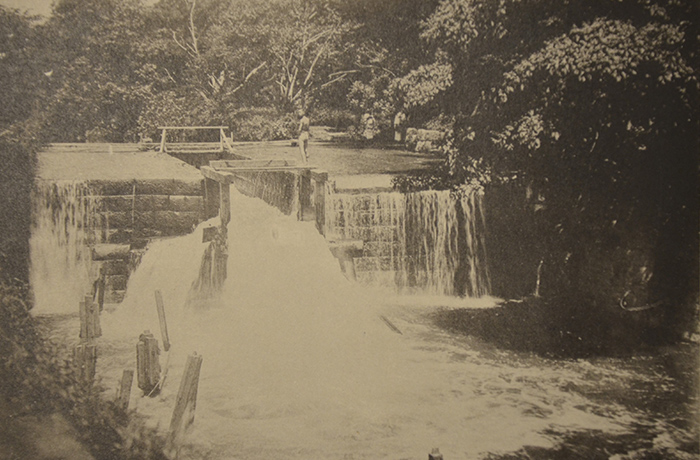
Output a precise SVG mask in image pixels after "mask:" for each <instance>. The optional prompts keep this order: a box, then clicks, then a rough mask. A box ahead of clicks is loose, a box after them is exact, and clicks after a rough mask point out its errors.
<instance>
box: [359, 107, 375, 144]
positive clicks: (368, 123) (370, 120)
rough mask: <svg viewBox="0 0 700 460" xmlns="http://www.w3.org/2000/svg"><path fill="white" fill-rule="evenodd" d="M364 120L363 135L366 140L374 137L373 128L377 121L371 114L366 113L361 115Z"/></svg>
mask: <svg viewBox="0 0 700 460" xmlns="http://www.w3.org/2000/svg"><path fill="white" fill-rule="evenodd" d="M362 120H363V121H364V131H363V133H362V134H363V136H364V138H365V139H366V140H368V141H371V140H372V139H374V134H375V133H374V129H375V128H376V127H377V122H376V121H375V120H374V117H373V116H372V114H369V113H366V114H364V115H363V116H362Z"/></svg>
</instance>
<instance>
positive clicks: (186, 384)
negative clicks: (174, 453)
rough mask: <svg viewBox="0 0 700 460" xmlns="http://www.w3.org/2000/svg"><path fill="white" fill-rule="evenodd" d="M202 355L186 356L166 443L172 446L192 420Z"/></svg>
mask: <svg viewBox="0 0 700 460" xmlns="http://www.w3.org/2000/svg"><path fill="white" fill-rule="evenodd" d="M202 360H203V358H202V356H201V355H198V354H197V353H195V354H193V355H190V356H188V357H187V363H186V364H185V372H184V373H183V375H182V380H180V389H179V390H178V392H177V399H176V401H175V409H174V410H173V416H172V418H171V419H170V435H169V437H168V441H169V442H168V443H169V444H170V445H171V446H173V445H174V444H175V442H176V440H177V439H178V438H179V437H180V436H181V435H182V434H183V433H184V432H185V431H186V430H187V428H188V427H189V426H190V425H192V423H193V422H194V414H195V409H196V407H197V388H198V386H199V374H200V370H201V368H202Z"/></svg>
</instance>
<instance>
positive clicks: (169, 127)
mask: <svg viewBox="0 0 700 460" xmlns="http://www.w3.org/2000/svg"><path fill="white" fill-rule="evenodd" d="M158 129H228V126H158Z"/></svg>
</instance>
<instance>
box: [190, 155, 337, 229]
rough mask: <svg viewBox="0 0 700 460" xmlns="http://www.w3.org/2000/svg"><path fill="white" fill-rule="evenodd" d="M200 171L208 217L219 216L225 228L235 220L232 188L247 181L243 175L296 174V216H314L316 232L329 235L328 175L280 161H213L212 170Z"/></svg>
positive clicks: (308, 167)
mask: <svg viewBox="0 0 700 460" xmlns="http://www.w3.org/2000/svg"><path fill="white" fill-rule="evenodd" d="M200 170H201V171H202V174H203V175H204V177H205V198H204V199H205V210H206V214H207V217H213V216H215V215H216V214H217V213H218V215H219V216H221V225H222V226H226V225H228V223H229V222H230V220H231V203H230V185H231V184H233V183H234V182H236V181H237V180H245V179H244V178H243V177H242V173H255V172H287V173H293V174H294V175H295V176H296V177H295V181H294V191H293V199H294V204H293V208H294V209H293V210H292V213H293V214H296V216H297V219H299V220H308V218H309V217H310V216H313V219H314V220H315V221H316V228H318V231H319V232H320V233H321V234H322V235H325V233H326V216H325V208H326V205H325V199H326V183H327V182H328V173H327V172H325V171H320V170H317V169H315V168H313V167H310V166H308V165H297V164H296V162H294V161H290V160H277V159H274V160H220V161H211V162H210V163H209V166H202V168H201V169H200ZM312 184H313V185H314V186H313V187H312ZM312 190H315V192H314V193H315V194H314V199H313V200H311V199H310V194H311V192H312ZM312 203H313V205H312Z"/></svg>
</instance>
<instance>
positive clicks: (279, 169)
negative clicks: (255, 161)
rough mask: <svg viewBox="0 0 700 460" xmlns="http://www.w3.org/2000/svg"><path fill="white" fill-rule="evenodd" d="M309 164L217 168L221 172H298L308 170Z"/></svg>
mask: <svg viewBox="0 0 700 460" xmlns="http://www.w3.org/2000/svg"><path fill="white" fill-rule="evenodd" d="M308 169H309V167H308V166H254V165H250V166H248V165H241V166H236V167H225V168H217V169H216V170H217V171H219V172H240V171H266V172H284V171H290V172H296V171H305V170H308Z"/></svg>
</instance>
